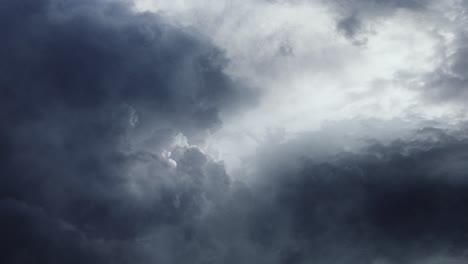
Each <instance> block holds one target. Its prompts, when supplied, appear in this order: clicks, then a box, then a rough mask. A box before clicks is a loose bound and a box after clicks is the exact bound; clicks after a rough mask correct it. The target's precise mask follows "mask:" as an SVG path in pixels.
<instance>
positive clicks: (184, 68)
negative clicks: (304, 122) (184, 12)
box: [0, 0, 254, 263]
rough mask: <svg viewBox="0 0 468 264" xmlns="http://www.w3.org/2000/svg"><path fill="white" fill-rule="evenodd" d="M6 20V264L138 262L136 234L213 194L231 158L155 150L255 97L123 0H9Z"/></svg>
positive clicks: (0, 49) (215, 123)
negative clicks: (223, 159) (168, 154)
mask: <svg viewBox="0 0 468 264" xmlns="http://www.w3.org/2000/svg"><path fill="white" fill-rule="evenodd" d="M0 23H1V25H0V35H1V36H2V42H1V44H0V57H1V60H0V87H1V88H0V93H1V96H0V113H1V114H0V117H1V121H2V125H1V129H0V145H1V148H0V156H1V161H0V169H1V172H0V175H1V178H0V201H1V209H0V210H1V214H2V224H1V225H2V226H1V229H2V238H1V245H2V248H4V249H5V248H6V247H8V250H7V251H8V252H6V251H5V250H2V252H3V253H2V254H0V262H2V263H66V262H69V263H140V260H138V258H137V257H133V258H130V257H129V258H128V259H127V257H126V256H128V255H132V253H131V252H132V248H134V244H135V243H133V242H134V241H135V239H136V238H137V237H138V236H139V235H140V234H142V233H145V232H149V231H150V230H153V229H157V228H158V227H160V226H164V225H177V224H179V223H183V222H190V221H192V220H193V219H194V218H195V217H197V216H198V215H200V214H201V213H202V211H203V209H204V207H205V204H208V203H211V201H215V200H218V196H219V195H220V194H219V192H221V193H222V192H223V191H224V189H223V188H226V186H228V185H229V178H228V177H227V175H226V173H225V172H224V166H223V165H222V164H220V163H217V162H215V161H213V160H212V159H211V158H209V157H207V156H205V154H203V153H202V152H201V151H199V150H198V149H196V148H189V147H180V148H177V149H176V150H174V152H173V153H172V156H171V159H172V160H169V159H168V158H167V157H163V156H162V155H161V153H160V151H161V149H164V148H165V147H166V146H167V145H168V144H170V143H171V142H172V140H173V139H174V137H175V136H176V135H177V134H178V133H183V134H184V135H185V136H187V138H188V139H189V141H190V140H192V138H194V137H196V135H197V133H202V132H204V131H206V130H210V129H216V128H217V127H219V126H220V125H221V121H220V119H219V116H218V115H219V113H220V112H223V111H224V112H229V111H233V110H235V109H237V108H238V107H240V106H241V105H245V102H248V101H251V100H253V99H254V96H252V94H251V93H250V92H249V91H248V89H247V88H245V87H242V85H241V84H240V83H237V82H236V81H234V80H232V79H230V78H229V77H228V76H226V75H225V74H224V73H223V67H224V66H225V64H226V61H225V59H224V58H223V56H222V53H221V52H220V51H219V50H217V49H216V48H215V47H213V46H212V45H210V44H209V43H208V42H207V41H206V40H204V39H203V38H201V37H198V36H196V34H195V33H191V32H188V31H186V30H183V29H176V28H173V27H171V26H169V25H167V24H165V23H164V21H162V20H161V19H160V18H159V17H157V16H156V15H153V14H135V13H133V12H132V11H131V10H130V7H129V5H128V4H127V3H125V2H123V1H87V0H85V1H67V0H66V1H55V0H51V1H46V0H27V1H10V0H7V1H3V2H2V4H1V5H0ZM152 130H153V132H147V131H152ZM131 135H132V136H131ZM133 137H134V138H138V140H139V139H141V141H142V142H143V143H141V142H135V141H132V138H133ZM148 142H151V144H152V146H154V148H153V149H150V150H148V146H146V148H145V147H143V146H142V145H145V144H146V145H148V144H147V143H148ZM152 151H154V152H152ZM175 162H177V163H178V164H177V166H176V167H175V165H174V163H175ZM130 168H131V169H130ZM208 179H209V180H208ZM113 241H121V242H119V243H123V244H124V245H125V246H120V245H119V243H117V242H113ZM126 243H128V245H127V244H126ZM114 244H117V245H116V246H114ZM135 247H136V246H135ZM122 248H124V249H122ZM119 256H120V257H119ZM114 258H117V259H114ZM141 262H143V263H147V262H145V261H143V260H142V261H141Z"/></svg>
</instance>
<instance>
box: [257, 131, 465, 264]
mask: <svg viewBox="0 0 468 264" xmlns="http://www.w3.org/2000/svg"><path fill="white" fill-rule="evenodd" d="M465 132H466V131H465ZM322 140H323V138H322ZM279 149H284V147H281V148H279ZM366 149H367V150H365V151H363V152H360V153H359V154H357V153H346V152H339V153H338V154H336V155H332V156H330V157H329V158H328V159H327V160H325V161H319V160H316V159H314V158H307V157H305V158H302V159H300V157H291V156H289V157H290V158H291V159H293V158H295V159H297V160H299V161H297V162H296V163H295V164H296V166H288V167H287V169H285V170H281V167H282V165H281V163H280V162H281V161H280V162H278V161H276V164H278V163H280V164H279V166H278V167H277V169H276V170H275V169H273V171H272V170H267V171H266V172H267V173H268V176H267V177H268V178H269V179H275V180H274V182H272V181H271V180H270V182H266V183H263V187H261V188H260V190H257V192H260V193H263V194H265V193H266V195H269V196H270V197H271V200H272V201H274V202H273V203H271V202H270V204H269V207H268V208H274V209H268V210H263V212H262V211H261V210H257V212H259V214H260V215H259V216H256V217H255V218H256V219H263V220H261V224H259V225H258V227H257V228H256V232H255V234H254V239H253V241H255V243H260V244H263V245H264V246H265V247H270V246H271V245H278V244H280V243H279V242H280V241H281V240H283V241H284V240H285V239H284V234H283V232H284V230H285V229H287V230H288V234H289V239H290V240H291V241H294V243H290V245H293V247H292V248H293V249H294V250H293V252H294V253H290V254H293V255H294V256H295V258H296V261H291V262H283V263H310V262H311V261H314V262H316V263H376V262H374V261H377V260H379V259H380V260H381V261H385V262H382V263H431V262H430V261H431V259H430V258H432V256H437V255H438V254H440V255H445V254H446V255H448V256H451V257H457V258H463V256H465V255H464V254H466V248H467V246H468V239H467V234H468V225H467V224H466V223H467V221H468V213H467V209H468V208H467V204H468V195H467V193H468V181H467V179H466V177H467V171H468V165H467V164H466V162H465V160H466V158H468V141H467V140H466V139H457V138H456V137H453V136H450V135H448V134H447V133H445V132H444V131H443V130H439V129H433V128H427V129H423V130H421V131H420V132H419V133H418V138H417V139H414V140H411V141H404V140H398V141H394V142H393V143H391V144H388V145H387V144H385V145H383V144H379V143H375V144H371V145H369V146H368V147H367V148H366ZM279 152H281V151H279ZM283 158H284V156H283ZM282 162H283V164H287V163H288V161H282ZM275 171H276V172H275ZM266 181H267V180H266ZM285 225H286V227H285ZM261 230H264V231H261ZM289 247H290V246H289ZM289 247H288V246H282V249H283V250H285V251H286V252H287V251H288V250H292V249H291V248H289ZM273 248H274V247H273ZM291 258H292V257H291ZM426 258H427V259H426ZM377 263H380V262H377ZM435 263H438V262H435ZM440 263H442V262H440ZM460 263H461V260H460Z"/></svg>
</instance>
